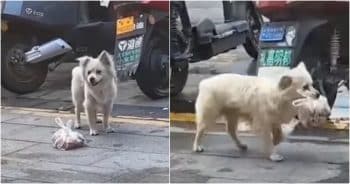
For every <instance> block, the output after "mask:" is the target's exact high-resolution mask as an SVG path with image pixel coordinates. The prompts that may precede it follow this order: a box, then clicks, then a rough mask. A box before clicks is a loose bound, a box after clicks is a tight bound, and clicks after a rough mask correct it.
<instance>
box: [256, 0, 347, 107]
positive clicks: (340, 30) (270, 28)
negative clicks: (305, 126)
mask: <svg viewBox="0 0 350 184" xmlns="http://www.w3.org/2000/svg"><path fill="white" fill-rule="evenodd" d="M256 6H257V9H258V10H259V12H260V13H261V14H262V15H264V16H265V17H267V18H268V19H270V21H269V22H265V23H264V25H263V27H262V29H261V32H260V38H259V40H260V44H259V46H260V51H259V58H258V61H259V65H260V66H259V67H265V66H282V67H293V66H296V65H297V64H298V62H300V61H304V62H305V64H306V66H307V67H308V69H309V71H310V73H311V74H312V77H313V78H314V81H315V86H316V87H317V88H318V89H319V90H320V92H321V93H322V94H323V95H325V96H327V99H328V102H329V104H330V105H331V106H333V103H334V101H335V97H336V94H337V88H338V84H339V82H340V81H342V80H345V81H346V84H347V85H348V84H349V82H348V81H349V77H348V76H349V2H348V1H258V2H256Z"/></svg>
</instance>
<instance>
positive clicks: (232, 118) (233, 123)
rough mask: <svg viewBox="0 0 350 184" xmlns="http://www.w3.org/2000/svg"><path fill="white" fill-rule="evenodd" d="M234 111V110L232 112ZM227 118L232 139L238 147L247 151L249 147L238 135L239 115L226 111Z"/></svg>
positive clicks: (228, 130) (227, 126)
mask: <svg viewBox="0 0 350 184" xmlns="http://www.w3.org/2000/svg"><path fill="white" fill-rule="evenodd" d="M231 113H232V112H231ZM225 118H226V120H227V123H226V131H227V133H229V134H230V136H231V138H232V140H233V141H234V142H235V143H236V145H237V147H238V148H239V149H240V150H242V151H245V150H247V149H248V147H247V145H245V144H242V143H241V141H240V140H239V139H238V137H237V132H236V131H237V126H238V116H236V114H229V113H225Z"/></svg>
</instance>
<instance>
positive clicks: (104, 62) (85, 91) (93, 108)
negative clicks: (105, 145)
mask: <svg viewBox="0 0 350 184" xmlns="http://www.w3.org/2000/svg"><path fill="white" fill-rule="evenodd" d="M77 60H78V61H79V66H77V67H75V68H74V69H73V70H72V83H71V90H72V100H73V104H74V106H75V114H76V118H77V120H76V122H75V124H74V127H75V128H80V113H81V112H82V111H83V109H84V110H85V113H86V114H87V117H88V121H89V127H90V135H97V134H98V132H97V129H96V121H97V113H98V112H102V113H103V120H102V122H103V127H104V129H105V131H106V132H112V131H113V129H112V128H111V127H110V126H109V123H108V119H109V116H110V113H111V111H112V107H113V101H114V99H115V98H116V96H117V78H116V72H115V68H114V62H113V58H112V56H111V55H110V54H109V53H108V52H107V51H102V52H101V54H100V55H99V56H98V57H97V58H92V57H89V56H83V57H80V58H78V59H77Z"/></svg>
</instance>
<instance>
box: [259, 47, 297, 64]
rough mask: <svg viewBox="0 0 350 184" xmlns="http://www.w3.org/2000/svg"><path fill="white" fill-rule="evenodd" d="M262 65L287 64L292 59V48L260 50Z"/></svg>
mask: <svg viewBox="0 0 350 184" xmlns="http://www.w3.org/2000/svg"><path fill="white" fill-rule="evenodd" d="M259 58H260V59H259V62H260V66H263V67H264V66H266V67H269V66H286V67H289V66H290V64H291V61H292V50H291V49H265V50H262V51H261V52H260V57H259Z"/></svg>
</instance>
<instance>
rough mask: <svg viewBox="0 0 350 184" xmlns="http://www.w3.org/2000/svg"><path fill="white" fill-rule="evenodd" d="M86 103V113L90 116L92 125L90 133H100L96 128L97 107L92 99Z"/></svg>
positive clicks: (89, 119)
mask: <svg viewBox="0 0 350 184" xmlns="http://www.w3.org/2000/svg"><path fill="white" fill-rule="evenodd" d="M84 105H85V113H86V114H87V117H88V122H89V127H90V135H92V136H95V135H98V132H97V129H96V119H97V118H96V107H95V105H94V104H92V103H91V102H90V101H88V100H87V101H86V103H85V104H84Z"/></svg>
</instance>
